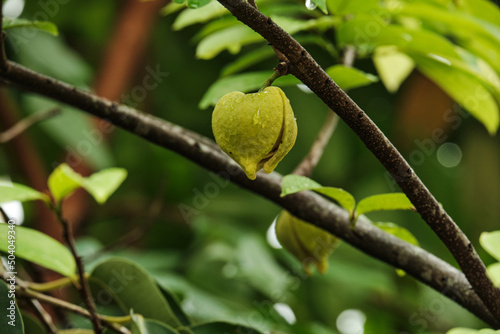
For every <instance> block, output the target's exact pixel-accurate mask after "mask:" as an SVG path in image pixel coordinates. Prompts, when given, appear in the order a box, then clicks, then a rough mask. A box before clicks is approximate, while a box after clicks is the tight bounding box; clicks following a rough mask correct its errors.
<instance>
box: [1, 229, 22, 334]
mask: <svg viewBox="0 0 500 334" xmlns="http://www.w3.org/2000/svg"><path fill="white" fill-rule="evenodd" d="M0 225H2V224H0ZM10 291H11V290H10V289H9V286H8V285H7V284H6V283H5V282H4V281H2V280H0V296H2V298H0V310H1V311H0V315H1V317H2V320H1V321H0V333H2V334H24V324H23V318H22V317H21V314H20V313H19V309H18V307H17V304H16V302H15V299H14V298H10V297H9V293H10Z"/></svg>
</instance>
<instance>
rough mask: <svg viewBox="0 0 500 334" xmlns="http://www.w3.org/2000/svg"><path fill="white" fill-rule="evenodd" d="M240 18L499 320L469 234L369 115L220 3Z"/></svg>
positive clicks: (244, 9) (281, 43) (262, 25)
mask: <svg viewBox="0 0 500 334" xmlns="http://www.w3.org/2000/svg"><path fill="white" fill-rule="evenodd" d="M218 1H219V2H220V3H221V4H222V5H223V6H224V7H226V8H227V9H228V10H229V11H230V12H231V13H232V14H233V15H234V16H235V17H236V18H237V19H238V20H240V21H242V22H243V23H244V24H246V25H247V26H249V27H250V28H252V29H253V30H255V31H256V32H257V33H259V34H260V35H261V36H262V37H264V38H265V39H266V40H267V41H268V42H269V43H270V44H271V45H272V46H273V47H274V48H276V49H278V50H279V51H281V52H282V53H283V54H284V55H285V57H286V58H287V59H288V60H289V62H290V73H291V74H293V75H295V76H296V77H297V78H298V79H299V80H301V81H302V82H303V83H304V84H305V85H306V86H308V87H309V88H310V89H311V90H312V91H313V92H314V93H315V94H316V95H317V96H318V97H319V98H321V99H322V100H323V102H324V103H325V104H326V105H327V106H328V107H330V108H331V109H332V110H333V111H334V112H335V113H336V114H338V115H339V117H340V118H342V120H343V121H344V122H345V123H346V124H347V125H348V126H349V127H350V128H351V129H352V130H353V131H354V132H355V133H356V134H357V135H358V137H359V138H360V139H361V140H362V141H363V143H364V144H365V145H366V147H367V148H368V149H369V150H370V151H371V152H372V153H373V154H374V155H375V157H376V158H377V159H378V160H379V161H380V162H381V163H382V165H383V166H384V167H385V168H386V169H387V171H388V172H389V173H390V174H391V175H392V177H393V178H394V180H395V181H396V182H397V184H398V185H399V187H400V188H401V190H403V192H404V193H405V194H406V196H407V197H408V198H409V199H410V201H411V202H412V203H413V205H414V206H415V208H416V209H417V211H418V212H419V214H420V216H421V217H422V219H423V220H424V221H425V222H426V223H427V224H428V225H429V227H430V228H431V229H432V230H433V231H434V233H436V235H437V236H438V237H439V238H440V239H441V241H442V242H443V243H444V244H445V245H446V247H447V248H448V249H449V250H450V252H451V253H452V254H453V257H454V258H455V260H456V261H457V263H458V264H459V266H460V268H461V269H462V271H463V272H464V274H465V276H466V277H467V279H468V281H469V282H470V284H471V285H472V287H473V289H474V291H475V292H476V293H477V294H478V296H479V297H480V298H481V299H482V300H483V301H484V303H485V304H486V305H487V307H488V309H489V310H490V311H491V313H492V314H493V316H494V317H495V319H496V320H497V321H499V322H500V289H499V288H496V287H495V285H494V284H493V282H492V281H491V280H490V279H489V278H488V276H487V274H486V266H485V265H484V263H483V262H482V260H481V258H480V257H479V255H478V254H477V252H476V250H475V249H474V246H473V245H472V243H471V242H470V240H469V239H468V238H467V236H466V235H465V234H464V233H463V232H462V230H460V228H459V227H458V226H457V224H455V222H454V221H453V219H452V218H451V217H450V216H449V215H448V213H447V212H446V211H445V210H444V208H443V207H442V206H441V205H440V204H439V202H438V201H437V200H436V199H435V198H434V196H433V195H432V194H431V193H430V191H429V190H428V189H427V187H426V186H425V185H424V184H423V183H422V181H421V180H420V178H419V177H418V176H417V175H416V174H415V172H414V171H413V169H412V168H411V166H410V165H409V164H408V162H407V161H406V160H405V159H404V158H403V156H402V155H401V154H400V153H399V152H398V150H397V149H396V148H395V147H394V145H393V144H392V143H391V142H390V141H389V139H387V137H386V136H385V135H384V133H383V132H382V131H381V130H380V129H379V128H378V127H377V125H376V124H375V123H373V121H372V120H371V119H370V118H369V117H368V115H367V114H366V113H365V112H364V111H363V110H362V109H361V108H359V106H358V105H357V104H356V103H355V102H354V101H353V100H352V99H351V98H350V97H349V96H348V95H347V94H346V93H345V92H344V91H342V89H340V87H339V86H338V85H337V84H336V83H335V82H334V81H333V80H332V79H331V78H330V77H329V76H328V74H327V73H326V72H325V71H324V70H323V69H322V68H321V67H320V66H319V64H318V63H317V62H316V61H315V60H314V59H313V58H312V57H311V55H310V54H309V53H308V52H307V50H305V49H304V48H303V47H302V45H300V44H299V43H298V42H297V41H296V40H294V39H293V38H292V37H291V36H290V35H289V34H288V33H287V32H285V31H284V30H283V29H282V28H281V27H279V26H278V25H277V24H275V23H274V22H273V21H272V20H269V18H268V17H267V16H266V15H264V14H262V13H261V12H259V11H258V10H256V9H255V8H254V7H252V6H251V5H249V4H248V3H247V2H246V1H244V0H218Z"/></svg>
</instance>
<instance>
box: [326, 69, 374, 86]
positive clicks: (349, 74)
mask: <svg viewBox="0 0 500 334" xmlns="http://www.w3.org/2000/svg"><path fill="white" fill-rule="evenodd" d="M326 73H327V74H328V75H329V76H330V77H331V78H332V79H333V80H334V81H335V82H336V83H337V85H339V86H340V88H342V89H343V90H348V89H353V88H358V87H363V86H367V85H369V84H372V83H374V82H377V81H378V78H377V76H375V75H373V74H370V73H366V72H363V71H361V70H358V69H356V68H354V67H348V66H344V65H334V66H331V67H329V68H328V69H327V70H326Z"/></svg>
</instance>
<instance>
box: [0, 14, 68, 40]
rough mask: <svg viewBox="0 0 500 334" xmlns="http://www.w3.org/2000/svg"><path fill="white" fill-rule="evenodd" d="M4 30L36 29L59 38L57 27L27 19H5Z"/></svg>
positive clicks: (50, 23) (45, 22) (52, 24)
mask: <svg viewBox="0 0 500 334" xmlns="http://www.w3.org/2000/svg"><path fill="white" fill-rule="evenodd" d="M2 28H3V29H4V30H7V29H13V28H34V29H38V30H41V31H45V32H48V33H49V34H52V35H54V36H57V35H58V34H59V32H58V31H57V26H56V25H55V24H54V23H52V22H48V21H30V20H26V19H8V18H5V17H4V18H3V21H2Z"/></svg>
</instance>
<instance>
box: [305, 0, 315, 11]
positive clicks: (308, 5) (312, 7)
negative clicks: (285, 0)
mask: <svg viewBox="0 0 500 334" xmlns="http://www.w3.org/2000/svg"><path fill="white" fill-rule="evenodd" d="M306 8H307V9H309V10H315V9H316V3H315V2H314V1H313V0H306Z"/></svg>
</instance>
